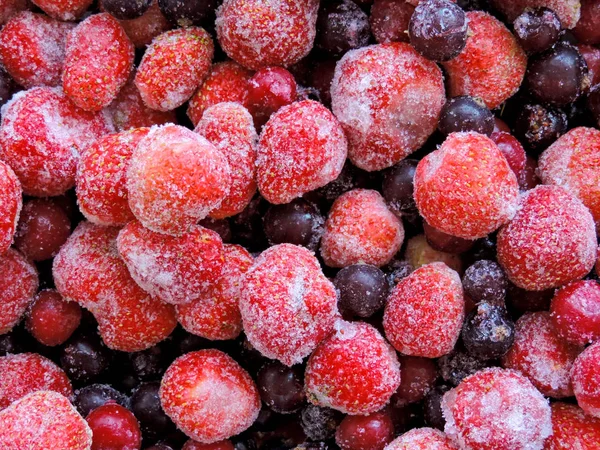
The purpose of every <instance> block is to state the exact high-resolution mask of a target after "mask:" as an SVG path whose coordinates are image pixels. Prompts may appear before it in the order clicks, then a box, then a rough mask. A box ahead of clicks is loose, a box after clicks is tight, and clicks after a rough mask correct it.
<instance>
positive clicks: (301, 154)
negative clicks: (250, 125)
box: [257, 100, 348, 204]
mask: <svg viewBox="0 0 600 450" xmlns="http://www.w3.org/2000/svg"><path fill="white" fill-rule="evenodd" d="M347 153H348V146H347V142H346V137H345V136H344V131H343V130H342V127H341V126H340V124H339V123H338V121H337V119H336V118H335V116H334V115H333V114H331V112H330V111H329V110H328V109H327V108H325V107H324V106H323V105H321V104H320V103H317V102H315V101H312V100H304V101H301V102H296V103H293V104H291V105H289V106H285V107H283V108H281V109H280V110H279V111H277V112H276V113H275V114H274V115H273V116H272V117H271V119H270V120H269V122H268V123H267V124H266V125H265V126H264V128H263V130H262V133H261V135H260V141H259V145H258V159H257V182H258V189H259V190H260V193H261V195H262V196H263V197H264V198H265V199H266V200H267V201H269V202H270V203H274V204H282V203H289V202H290V201H292V200H293V199H295V198H297V197H301V196H302V195H303V194H306V193H307V192H309V191H312V190H314V189H317V188H320V187H322V186H325V185H326V184H327V183H329V182H331V181H333V180H335V179H336V178H337V177H338V175H339V174H340V173H341V171H342V168H343V166H344V162H345V161H346V155H347Z"/></svg>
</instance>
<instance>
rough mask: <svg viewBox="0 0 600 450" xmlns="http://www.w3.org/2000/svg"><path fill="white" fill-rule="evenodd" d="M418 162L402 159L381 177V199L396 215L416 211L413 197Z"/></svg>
mask: <svg viewBox="0 0 600 450" xmlns="http://www.w3.org/2000/svg"><path fill="white" fill-rule="evenodd" d="M417 164H419V161H417V160H414V159H403V160H402V161H400V162H399V163H398V164H396V165H395V166H393V167H391V168H390V169H388V170H386V171H385V172H384V175H383V183H382V193H383V198H385V200H386V202H387V203H388V205H389V206H390V208H391V209H392V211H394V212H396V213H397V214H402V213H406V212H414V211H416V208H417V206H416V204H415V199H414V197H413V191H414V185H413V179H414V178H415V171H416V170H417Z"/></svg>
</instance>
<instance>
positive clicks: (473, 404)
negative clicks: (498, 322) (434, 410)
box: [442, 367, 552, 450]
mask: <svg viewBox="0 0 600 450" xmlns="http://www.w3.org/2000/svg"><path fill="white" fill-rule="evenodd" d="M442 411H443V413H444V417H445V418H446V426H445V428H444V429H445V432H446V434H447V435H448V436H449V437H450V438H451V439H452V440H453V441H455V442H456V443H457V444H459V445H460V448H465V449H467V448H468V449H472V450H493V449H500V448H502V449H509V448H510V449H514V450H517V449H519V450H526V449H531V450H542V448H544V441H545V440H546V439H547V438H548V436H550V435H551V434H552V422H551V420H550V405H549V404H548V400H546V399H545V398H544V397H543V396H542V394H540V393H539V392H538V390H537V389H536V388H535V387H533V385H532V384H531V383H530V382H529V380H528V379H527V378H525V377H524V376H523V375H521V374H520V373H518V372H515V371H513V370H507V369H499V368H497V367H494V368H490V369H484V370H482V371H480V372H477V373H475V374H474V375H471V376H469V377H467V378H465V379H464V380H463V381H462V382H461V383H460V384H459V385H458V387H456V388H455V389H452V390H451V391H449V392H447V393H446V394H445V395H444V398H443V400H442Z"/></svg>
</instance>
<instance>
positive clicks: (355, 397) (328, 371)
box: [304, 320, 400, 415]
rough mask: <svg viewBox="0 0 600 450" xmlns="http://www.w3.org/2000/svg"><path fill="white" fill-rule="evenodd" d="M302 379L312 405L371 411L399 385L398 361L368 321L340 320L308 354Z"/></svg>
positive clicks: (385, 399) (345, 410) (348, 411)
mask: <svg viewBox="0 0 600 450" xmlns="http://www.w3.org/2000/svg"><path fill="white" fill-rule="evenodd" d="M304 382H305V389H306V392H307V396H308V400H309V401H310V402H311V403H314V404H315V405H319V406H325V407H328V408H334V409H337V410H339V411H342V412H343V413H345V414H352V415H356V414H360V415H364V414H370V413H373V412H375V411H378V410H380V409H381V408H383V407H384V406H385V405H386V403H388V402H389V400H390V397H391V396H392V394H393V393H394V392H395V391H396V389H397V388H398V386H399V385H400V364H399V363H398V358H397V357H396V352H394V349H393V348H392V347H391V346H390V345H389V344H388V343H387V342H386V341H385V339H383V337H382V336H381V335H380V334H379V332H378V331H377V330H376V329H375V328H373V327H372V326H371V325H368V324H366V323H363V322H344V321H342V320H339V321H338V322H337V323H336V325H335V333H334V334H332V335H331V336H329V337H328V338H327V339H325V340H324V341H323V342H321V344H319V346H318V347H317V349H316V350H315V351H314V352H313V354H312V355H311V356H310V358H309V360H308V364H307V366H306V373H305V375H304Z"/></svg>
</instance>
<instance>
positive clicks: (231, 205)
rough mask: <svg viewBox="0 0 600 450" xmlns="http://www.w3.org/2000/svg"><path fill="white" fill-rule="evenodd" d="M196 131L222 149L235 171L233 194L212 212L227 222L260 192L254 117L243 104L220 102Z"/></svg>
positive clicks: (214, 216)
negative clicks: (227, 218)
mask: <svg viewBox="0 0 600 450" xmlns="http://www.w3.org/2000/svg"><path fill="white" fill-rule="evenodd" d="M194 131H195V132H196V133H200V134H201V135H202V136H204V137H205V138H206V139H208V141H209V142H211V143H212V144H213V145H214V146H215V147H216V148H217V149H218V150H220V151H221V152H222V153H223V155H225V157H226V158H227V161H228V162H229V167H230V168H231V189H230V191H229V195H228V196H227V197H225V199H224V200H223V202H222V203H221V205H220V206H219V207H218V208H216V209H213V210H212V211H211V212H210V217H211V218H213V219H224V218H226V217H230V216H234V215H236V214H239V213H241V212H242V211H243V210H244V209H245V208H246V206H248V204H249V203H250V200H252V197H254V194H255V193H256V180H255V179H256V150H257V146H258V135H257V134H256V130H255V128H254V124H253V122H252V116H251V115H250V113H249V112H248V110H247V109H246V108H244V107H243V106H242V105H240V104H237V103H231V102H228V103H219V104H217V105H214V106H210V107H209V108H207V109H206V110H205V111H204V114H203V116H202V120H200V122H199V123H198V126H197V127H196V129H195V130H194Z"/></svg>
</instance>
